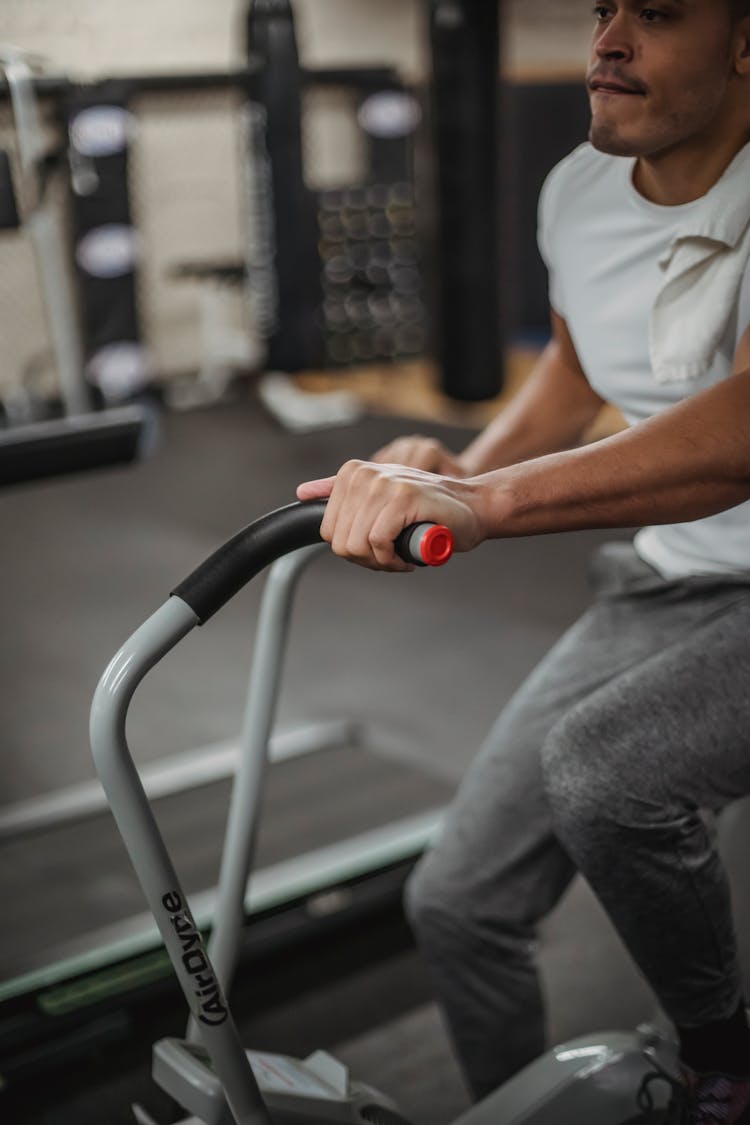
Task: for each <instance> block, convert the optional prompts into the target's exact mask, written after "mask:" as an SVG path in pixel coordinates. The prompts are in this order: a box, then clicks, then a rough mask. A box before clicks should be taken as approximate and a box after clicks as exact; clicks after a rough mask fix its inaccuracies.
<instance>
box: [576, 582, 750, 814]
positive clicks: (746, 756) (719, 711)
mask: <svg viewBox="0 0 750 1125" xmlns="http://www.w3.org/2000/svg"><path fill="white" fill-rule="evenodd" d="M689 603H692V604H689ZM662 616H664V615H663V614H662ZM672 617H673V618H675V619H677V618H679V621H680V628H679V629H678V630H676V632H675V633H674V635H673V636H672V637H671V638H669V639H668V640H667V641H666V642H665V643H663V644H661V645H660V646H659V648H658V649H657V651H655V652H653V653H652V654H651V655H650V656H648V657H647V658H645V659H644V660H643V661H640V662H638V663H637V664H634V665H633V666H631V667H630V668H627V669H625V670H623V671H622V672H621V673H620V674H619V675H618V676H615V677H613V678H612V679H611V680H610V681H609V682H608V683H606V684H605V685H603V686H602V687H601V688H600V689H598V690H597V691H596V692H594V693H592V694H591V695H590V696H588V697H586V698H585V699H583V700H581V701H580V702H579V703H578V704H577V705H576V707H575V708H574V710H573V711H572V712H570V713H569V714H568V715H567V716H566V717H565V719H564V720H563V723H564V729H566V730H567V731H568V735H569V734H570V730H571V729H572V730H574V731H575V732H577V734H576V736H575V737H574V738H573V739H572V740H571V738H570V737H567V738H565V739H563V740H562V742H563V744H564V747H565V746H566V747H567V750H564V752H565V753H566V754H568V755H569V756H570V754H571V753H573V751H572V747H573V745H574V744H575V747H576V749H575V751H574V754H575V758H576V761H575V762H574V763H569V765H570V767H571V768H569V769H568V770H567V772H568V775H570V774H571V769H574V772H575V773H576V777H577V779H578V780H577V783H578V784H580V785H582V786H585V787H586V788H587V790H588V791H589V792H593V791H594V790H596V789H597V788H599V789H600V791H601V792H603V793H605V794H606V793H609V794H610V795H611V796H610V799H613V798H618V799H619V798H621V799H622V800H623V801H632V799H633V798H635V799H637V800H638V801H639V802H640V803H641V805H642V807H643V808H644V810H646V809H647V807H650V808H652V809H653V811H654V815H657V814H658V809H659V807H661V808H662V809H663V808H674V809H675V811H679V810H684V809H689V810H696V809H709V810H719V809H721V808H723V807H725V806H726V805H727V804H729V803H730V802H731V801H733V800H736V799H737V798H739V797H743V796H746V795H747V794H748V793H750V722H749V721H748V720H750V588H748V587H743V586H739V585H738V586H736V587H734V588H733V587H731V586H725V587H723V588H719V587H715V588H711V587H710V586H705V587H701V586H698V587H695V588H693V590H692V597H691V599H688V603H681V607H680V613H679V614H677V613H673V614H672ZM658 815H660V814H658Z"/></svg>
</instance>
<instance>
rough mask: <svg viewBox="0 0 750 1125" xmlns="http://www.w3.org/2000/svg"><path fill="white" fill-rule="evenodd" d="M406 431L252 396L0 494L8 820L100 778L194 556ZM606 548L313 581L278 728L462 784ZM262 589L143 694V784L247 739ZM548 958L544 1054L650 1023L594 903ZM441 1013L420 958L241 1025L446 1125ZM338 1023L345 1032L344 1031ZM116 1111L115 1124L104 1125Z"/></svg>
mask: <svg viewBox="0 0 750 1125" xmlns="http://www.w3.org/2000/svg"><path fill="white" fill-rule="evenodd" d="M415 425H416V424H415V422H414V421H413V419H409V418H401V417H388V418H386V417H375V416H370V417H366V418H365V419H364V420H362V421H361V422H359V423H357V424H355V425H352V426H350V427H347V428H341V429H335V430H334V429H331V430H326V431H319V432H316V433H313V434H309V435H306V436H291V435H289V434H288V433H286V432H284V431H283V430H281V429H280V428H279V426H278V425H277V424H276V423H275V422H274V421H272V420H271V419H270V418H269V417H268V415H267V414H266V413H265V411H264V410H263V408H262V407H261V406H260V405H259V403H258V401H257V399H256V397H255V394H254V391H253V388H252V387H250V386H246V387H244V388H242V389H241V390H240V391H238V393H237V397H236V399H235V401H233V402H231V403H229V404H226V405H222V406H220V407H213V408H210V409H205V410H201V411H195V412H191V413H186V414H180V415H174V414H173V415H169V416H167V417H166V418H165V419H164V433H163V441H162V445H161V448H160V450H159V452H158V453H157V454H156V456H155V457H154V458H152V459H151V460H149V461H147V462H145V463H143V464H140V465H138V466H136V467H133V468H128V469H123V470H116V471H109V472H107V473H102V474H99V475H93V474H92V475H89V476H82V477H80V478H76V479H73V478H70V479H67V480H57V481H53V482H49V483H44V484H34V485H28V486H23V487H19V488H16V489H13V490H6V491H5V492H4V493H3V494H2V495H0V515H1V516H2V520H3V527H4V528H5V529H6V530H5V534H4V552H3V554H4V578H5V582H4V599H3V600H4V613H3V617H4V628H3V638H4V643H3V645H2V648H1V649H0V669H1V673H0V674H1V676H2V680H1V682H2V685H3V693H4V707H3V716H4V721H5V731H4V757H5V768H4V770H3V793H2V797H1V798H0V800H1V803H2V804H6V803H9V802H12V801H17V800H21V799H23V798H26V797H31V796H34V795H38V794H40V793H43V792H45V791H48V790H54V789H57V788H58V787H60V786H63V785H69V784H73V783H76V782H79V781H85V780H87V779H89V778H91V777H92V776H93V768H92V766H91V763H90V758H89V753H88V748H87V736H86V727H87V715H88V707H89V701H90V696H91V692H92V690H93V687H94V685H95V683H96V680H97V679H98V676H99V674H100V673H101V671H102V670H103V668H104V666H105V664H106V662H107V661H108V659H109V657H110V656H111V655H112V653H113V652H114V650H115V649H116V648H117V647H118V645H119V644H120V642H121V641H122V640H123V639H124V638H125V636H126V635H127V634H128V633H129V632H130V631H131V630H132V629H133V627H134V626H136V625H137V624H139V623H140V621H141V620H143V619H144V618H145V617H146V616H147V615H148V614H149V613H150V612H151V611H152V610H153V609H155V608H156V607H157V606H158V605H159V604H160V603H161V602H162V601H163V600H164V599H165V598H166V596H167V595H168V593H169V591H170V589H171V588H172V587H173V586H174V585H175V584H176V583H177V582H178V581H179V580H180V579H181V578H183V577H184V576H185V575H186V574H187V573H188V572H189V571H190V570H191V569H192V567H193V566H194V565H195V564H196V563H197V562H199V561H200V560H201V558H202V557H204V556H205V555H206V554H208V553H209V552H210V551H211V550H212V549H213V548H214V547H215V546H217V545H218V544H219V543H220V542H222V541H223V539H225V538H227V537H228V536H229V535H231V534H232V533H233V532H234V531H236V530H237V529H238V528H239V527H241V526H243V525H244V524H245V523H248V522H250V521H251V520H252V519H254V518H256V517H257V516H259V515H261V514H263V513H264V512H266V511H269V510H271V509H273V508H275V507H278V506H280V505H282V504H285V503H287V502H289V501H291V500H292V499H294V486H295V484H296V483H297V482H298V481H300V480H302V479H306V478H308V477H312V476H319V475H324V474H326V473H328V472H329V471H332V470H334V469H335V468H336V467H337V466H338V464H340V463H341V462H342V461H343V460H345V459H347V458H348V457H351V456H366V455H367V454H368V453H370V452H371V451H372V450H374V449H375V448H377V447H378V446H379V445H381V444H382V443H383V442H385V441H387V440H388V439H390V438H391V437H394V436H396V435H397V434H399V433H403V432H405V431H412V430H414V429H415ZM433 429H434V431H435V432H436V433H438V435H439V436H441V437H442V438H443V439H444V440H445V441H446V442H447V443H448V444H450V445H452V446H453V447H455V448H460V446H461V445H462V444H463V443H464V442H465V441H466V440H467V438H468V433H467V432H466V431H464V430H460V429H459V428H457V427H451V426H445V425H438V426H434V427H433ZM603 538H604V536H603V535H602V534H599V533H580V534H571V535H561V536H555V537H546V538H544V539H538V540H526V541H524V540H518V541H509V542H504V543H503V542H496V543H490V544H485V545H484V546H483V547H482V548H481V549H480V550H479V551H477V552H475V553H474V554H472V555H470V556H464V557H459V558H456V559H455V560H454V561H453V563H452V564H451V565H450V566H448V567H447V568H445V569H444V570H443V571H440V572H436V573H419V574H416V575H413V576H410V577H406V578H402V577H394V576H387V575H375V574H370V573H367V572H365V571H361V570H359V569H357V568H355V567H351V566H347V565H345V564H343V563H341V562H339V561H338V560H335V559H333V558H331V557H326V558H323V559H321V560H320V561H317V562H316V563H315V564H314V565H313V567H312V568H311V570H310V572H309V573H308V574H307V575H306V576H305V578H304V579H303V580H302V584H301V587H300V593H299V598H298V605H297V609H296V612H295V617H294V624H293V629H292V637H291V649H290V653H289V658H288V661H287V667H286V675H285V683H284V687H283V690H282V697H281V701H280V719H279V726H280V727H281V728H282V729H288V728H293V727H295V726H299V725H301V724H303V723H305V722H306V721H309V720H316V719H324V718H333V717H347V718H352V719H354V720H357V721H359V722H361V723H362V724H363V725H364V726H365V727H366V728H367V729H368V731H369V732H370V737H369V738H368V742H372V743H373V744H374V745H377V746H378V748H379V749H381V751H382V752H383V753H384V754H386V755H391V756H393V757H394V758H395V759H397V760H399V761H404V762H409V763H412V764H417V765H419V766H420V767H421V768H422V769H423V770H424V771H425V772H426V773H428V774H431V775H433V776H435V777H439V778H442V779H444V780H447V781H449V782H450V783H451V784H454V783H455V782H456V781H457V780H458V779H459V778H460V776H461V775H462V773H463V771H464V769H465V768H466V766H467V764H468V763H469V761H470V760H471V758H472V756H473V754H474V752H475V750H476V747H477V745H478V743H479V742H480V740H481V738H482V736H483V734H484V732H485V731H486V729H487V727H488V726H489V724H490V723H491V721H492V719H493V718H494V716H495V713H496V712H497V710H498V709H499V708H500V707H501V706H502V705H503V703H504V702H505V701H506V700H507V699H508V698H509V696H510V695H511V693H512V691H513V689H514V688H515V687H516V686H517V685H518V684H519V683H520V681H521V680H522V678H523V677H524V675H525V674H526V673H527V672H528V670H529V669H530V668H531V667H532V666H533V665H534V664H535V663H536V661H537V660H538V659H539V658H540V657H541V655H542V654H543V653H544V651H545V650H546V649H547V648H548V647H549V645H550V644H551V643H552V642H553V641H554V640H555V638H556V637H557V636H558V635H559V634H560V633H561V632H562V631H563V630H564V628H565V627H566V626H567V625H568V623H570V622H571V621H572V620H573V619H574V618H575V617H576V616H577V614H578V613H579V612H580V611H581V610H582V609H583V607H584V606H585V604H586V601H587V596H588V595H587V583H586V561H587V558H588V556H589V554H590V552H591V550H592V548H593V547H594V546H595V545H596V543H598V542H600V541H601V540H602V539H603ZM260 587H261V584H260V583H258V582H256V583H255V584H251V586H250V587H249V588H248V589H247V590H246V591H244V592H243V594H242V595H240V596H239V597H238V599H236V600H235V602H233V603H232V606H231V607H229V608H226V609H224V611H223V612H222V613H221V614H219V615H218V616H217V618H216V619H215V620H214V621H213V622H212V623H211V624H210V625H209V626H208V627H207V628H205V629H204V630H199V631H196V633H195V634H193V636H192V637H191V638H190V640H189V641H188V642H186V644H185V645H184V646H183V647H182V649H180V650H178V651H177V652H176V653H175V655H174V657H173V658H172V660H171V661H170V662H168V665H166V666H165V668H164V669H163V670H161V669H160V670H159V672H158V673H157V674H155V676H154V677H153V679H154V683H153V684H151V685H148V684H147V685H145V686H144V689H143V691H142V693H139V698H138V706H137V708H136V709H135V713H134V715H133V721H132V726H131V728H130V734H131V742H132V744H133V745H134V746H135V747H137V756H138V759H139V761H145V760H147V759H148V758H149V757H160V756H162V755H164V754H166V753H171V752H176V751H179V750H182V749H187V748H189V747H191V746H196V745H204V744H209V743H212V742H217V741H220V740H221V739H224V738H228V737H231V736H232V735H233V734H235V733H236V731H237V729H238V727H239V723H240V716H241V710H242V703H243V699H244V691H245V684H246V674H247V666H248V662H249V656H250V651H251V643H252V634H253V623H254V615H255V610H256V608H257V605H258V600H259V595H260ZM745 819H746V818H743V817H742V816H741V815H738V816H733V817H732V818H731V819H730V820H729V821H728V823H727V824H726V825H725V826H724V828H725V841H726V846H727V849H728V855H729V857H730V865H731V866H732V868H733V869H734V868H736V869H737V870H738V871H742V866H741V864H742V853H743V849H744V847H745V846H746V843H747V839H746V837H747V829H746V828H745ZM0 862H2V856H1V853H0ZM737 911H738V918H739V920H740V923H742V922H743V921H744V920H745V919H747V918H750V888H747V887H743V885H742V884H741V883H740V882H739V880H738V881H737ZM745 929H749V930H750V927H745ZM745 944H746V943H745ZM540 952H541V963H542V967H543V973H544V978H545V983H546V988H547V996H548V1004H549V1019H550V1031H551V1036H552V1038H553V1039H555V1040H560V1039H564V1038H567V1037H570V1036H572V1035H575V1034H579V1033H584V1032H586V1031H590V1030H593V1029H600V1030H601V1029H603V1028H605V1027H608V1026H621V1025H631V1024H633V1023H635V1022H638V1021H640V1020H642V1019H645V1018H648V1017H649V1016H650V1015H652V1013H653V1002H652V999H651V996H650V994H649V992H648V990H647V988H646V987H645V986H644V985H643V983H642V982H641V980H640V978H639V977H638V974H637V973H636V971H635V969H634V967H633V966H632V964H631V963H630V961H629V959H628V957H627V955H626V954H625V952H624V951H623V949H622V947H621V945H620V943H619V941H618V939H617V937H616V935H615V934H614V933H613V931H612V929H611V927H610V926H609V923H608V921H607V919H606V918H605V917H604V915H603V913H602V911H601V910H600V908H599V907H598V905H597V903H596V902H595V901H594V899H593V897H592V895H591V894H590V892H589V891H588V889H587V888H586V886H585V885H584V884H583V882H582V881H580V880H579V881H578V882H576V883H575V884H574V886H573V888H572V890H571V892H570V893H569V894H568V896H567V897H566V898H565V900H564V901H563V903H562V904H561V905H560V907H559V908H558V910H557V911H556V912H555V914H554V915H553V916H552V917H551V918H550V919H549V921H548V922H547V924H546V925H545V927H544V930H543V933H542V936H541V947H540ZM297 968H298V970H299V966H297ZM300 971H301V970H300ZM302 979H303V980H304V972H303V971H302ZM407 982H408V983H407ZM404 988H406V994H407V995H408V996H412V995H413V997H414V1005H415V1006H413V1007H411V1008H409V1010H407V1011H406V1012H403V1011H401V1014H399V1015H398V1017H397V1018H396V1019H391V1020H386V1022H383V1019H384V1016H383V1007H382V1004H381V1002H380V997H381V996H382V994H383V993H384V991H387V990H388V989H391V990H393V991H394V992H398V990H399V989H404ZM427 995H428V986H427V982H426V981H425V980H424V976H423V974H422V971H421V969H420V967H419V964H418V962H417V961H416V958H415V955H414V954H413V952H410V951H409V952H406V953H399V954H397V955H395V956H394V957H393V958H390V959H387V960H386V961H385V962H383V964H382V965H379V966H378V967H377V968H374V969H372V970H367V971H361V972H358V973H354V974H349V975H344V976H343V977H342V979H341V980H339V981H338V982H337V983H336V984H335V985H334V986H333V987H332V988H331V987H330V986H328V987H327V988H326V989H325V991H324V990H322V989H319V988H318V989H316V987H315V983H314V982H312V981H309V982H305V983H304V985H303V987H302V988H301V990H300V995H299V997H298V998H296V999H295V1000H293V1001H287V1002H285V1003H284V1004H283V1005H282V1006H280V1007H279V1008H278V1010H276V1011H274V1012H273V1013H272V1014H271V1015H269V1016H267V1017H265V1018H264V1019H263V1020H260V1021H253V1020H252V1019H251V1018H250V1017H249V1016H247V1013H243V1015H244V1016H246V1017H247V1018H245V1019H244V1023H245V1025H246V1026H249V1027H250V1029H251V1031H252V1035H253V1045H254V1046H263V1045H267V1046H272V1047H273V1048H275V1049H279V1047H280V1046H282V1045H283V1044H288V1045H289V1049H290V1050H298V1049H304V1048H305V1044H306V1040H307V1038H310V1039H311V1041H312V1042H316V1043H317V1044H318V1045H320V1046H324V1047H326V1048H329V1049H332V1050H334V1051H335V1052H336V1053H337V1054H338V1055H339V1056H340V1057H341V1058H342V1059H343V1061H345V1062H348V1063H350V1064H351V1066H352V1069H353V1070H354V1071H355V1072H356V1073H357V1074H359V1075H362V1076H363V1077H366V1079H367V1080H368V1081H369V1082H371V1083H372V1084H374V1085H378V1086H381V1087H382V1088H383V1089H385V1090H387V1091H388V1092H390V1093H391V1094H392V1095H393V1096H395V1097H396V1098H397V1100H398V1101H399V1102H400V1103H401V1105H402V1108H403V1110H404V1112H405V1113H406V1114H407V1116H411V1117H413V1119H414V1120H415V1122H417V1123H418V1125H428V1123H429V1125H447V1123H448V1122H449V1121H450V1120H451V1119H452V1118H454V1117H455V1116H456V1114H457V1113H458V1112H459V1111H460V1110H461V1109H462V1108H463V1107H464V1106H465V1105H466V1104H467V1099H466V1094H465V1091H464V1089H463V1087H462V1084H461V1080H460V1076H459V1075H458V1072H457V1069H456V1067H455V1064H454V1063H453V1061H452V1058H451V1054H450V1048H449V1045H448V1042H447V1039H446V1036H445V1033H444V1031H443V1028H442V1025H441V1023H440V1020H439V1017H438V1015H437V1012H436V1010H435V1008H434V1006H433V1005H432V1004H430V1003H429V1001H428V1000H427ZM347 1005H348V1006H350V1007H351V1006H354V1007H357V1008H358V1010H359V1015H360V1017H361V1016H362V1013H363V1011H364V1012H365V1013H367V1014H368V1016H369V1017H370V1018H369V1019H367V1020H366V1021H365V1022H366V1023H367V1024H369V1025H371V1026H370V1027H369V1029H368V1030H367V1031H366V1033H365V1034H357V1035H355V1036H354V1037H349V1036H347V1035H346V1034H343V1036H342V1033H341V1029H342V1027H344V1028H345V1027H346V1019H345V1010H346V1008H347ZM402 1007H403V1006H401V1008H402ZM395 1010H399V1006H396V1008H395ZM336 1012H338V1014H339V1016H340V1017H341V1018H339V1019H338V1020H333V1019H332V1018H331V1013H336ZM361 1023H362V1021H361V1019H360V1025H361ZM301 1028H304V1034H302V1031H301ZM175 1030H176V1031H178V1030H179V1029H178V1028H176V1029H175ZM256 1035H257V1038H256ZM148 1053H149V1047H148V1045H147V1044H144V1046H143V1067H142V1068H141V1070H139V1072H138V1075H134V1074H130V1073H128V1074H125V1075H123V1077H122V1078H121V1080H120V1081H119V1082H118V1083H117V1084H116V1085H115V1086H112V1087H110V1088H108V1089H98V1090H97V1091H96V1093H95V1094H89V1095H88V1096H87V1097H85V1098H81V1097H79V1098H77V1099H76V1100H75V1101H73V1102H71V1104H70V1105H69V1106H67V1107H66V1106H65V1105H63V1104H61V1105H59V1106H58V1107H57V1108H56V1110H55V1112H54V1114H53V1115H46V1114H45V1115H44V1116H39V1117H36V1118H33V1119H32V1118H30V1117H29V1116H28V1115H27V1116H25V1117H24V1118H23V1121H24V1123H25V1125H42V1123H43V1122H44V1123H45V1125H46V1123H47V1122H51V1121H53V1120H54V1122H55V1125H67V1122H68V1121H70V1122H75V1123H76V1125H88V1122H92V1123H93V1122H94V1121H97V1122H101V1121H102V1120H107V1122H109V1123H111V1125H119V1123H120V1122H122V1123H123V1125H124V1123H125V1122H126V1121H129V1120H131V1118H130V1117H129V1116H128V1113H127V1111H126V1108H125V1107H126V1106H127V1102H128V1099H129V1098H130V1097H131V1096H132V1095H133V1090H134V1084H135V1083H136V1082H140V1081H142V1080H143V1073H144V1072H145V1067H146V1066H147V1062H148ZM108 1101H109V1102H111V1103H112V1105H114V1104H115V1103H116V1104H118V1105H120V1106H121V1107H122V1109H121V1110H120V1111H116V1110H114V1109H112V1110H111V1112H110V1111H107V1112H106V1113H104V1112H103V1107H104V1106H105V1105H107V1104H108ZM19 1121H20V1119H19Z"/></svg>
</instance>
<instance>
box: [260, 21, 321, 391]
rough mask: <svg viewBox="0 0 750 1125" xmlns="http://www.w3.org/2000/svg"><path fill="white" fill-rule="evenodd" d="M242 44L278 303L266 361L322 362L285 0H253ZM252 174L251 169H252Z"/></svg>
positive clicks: (313, 235) (283, 364) (312, 218)
mask: <svg viewBox="0 0 750 1125" xmlns="http://www.w3.org/2000/svg"><path fill="white" fill-rule="evenodd" d="M247 48H248V52H249V54H250V55H251V57H252V59H253V63H254V65H255V64H256V63H257V62H260V64H261V65H260V70H259V71H256V72H255V74H254V79H253V83H252V88H253V91H254V96H255V97H256V98H257V99H258V101H259V102H260V104H261V106H262V107H263V111H264V115H265V122H266V130H265V143H266V152H267V156H268V165H269V168H270V173H271V193H272V202H273V207H272V211H271V214H272V217H273V227H274V230H273V232H272V253H273V258H274V263H275V302H274V305H275V307H274V308H273V309H272V310H271V318H270V319H271V327H270V338H269V341H268V358H267V366H268V367H269V368H272V369H275V370H279V371H299V370H302V369H303V368H310V367H317V366H320V365H321V364H322V362H323V333H322V328H321V320H320V309H321V304H322V293H321V281H320V258H319V254H318V232H317V214H316V207H315V200H314V197H313V194H312V192H310V191H308V189H307V188H306V186H305V181H304V162H303V153H302V72H301V70H300V65H299V57H298V54H297V40H296V36H295V31H294V14H293V12H292V7H291V4H290V2H289V0H250V4H249V7H248V12H247ZM251 174H252V169H251Z"/></svg>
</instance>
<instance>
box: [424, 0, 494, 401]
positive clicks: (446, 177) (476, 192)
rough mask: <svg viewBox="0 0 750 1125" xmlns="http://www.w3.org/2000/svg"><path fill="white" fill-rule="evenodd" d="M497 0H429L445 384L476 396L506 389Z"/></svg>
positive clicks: (466, 396)
mask: <svg viewBox="0 0 750 1125" xmlns="http://www.w3.org/2000/svg"><path fill="white" fill-rule="evenodd" d="M498 8H499V4H498V0H430V43H431V48H432V113H433V124H434V139H435V149H436V161H435V164H436V170H437V207H438V238H437V257H438V268H439V275H440V276H439V286H438V302H439V308H438V310H437V333H436V343H437V349H438V356H437V358H438V362H439V365H440V368H441V377H442V388H443V390H444V392H445V393H446V394H447V395H450V397H451V398H454V399H459V400H462V401H465V402H475V401H479V400H482V399H488V398H493V397H494V396H495V395H497V394H498V393H499V391H500V390H501V388H502V347H501V335H502V332H501V313H500V285H499V280H498V277H499V253H498V251H499V247H498V237H499V236H498V225H499V206H500V204H499V191H498V189H499V176H498V160H497V152H498V129H499V118H500V113H499V81H498V58H499V47H500V18H499V11H498Z"/></svg>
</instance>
